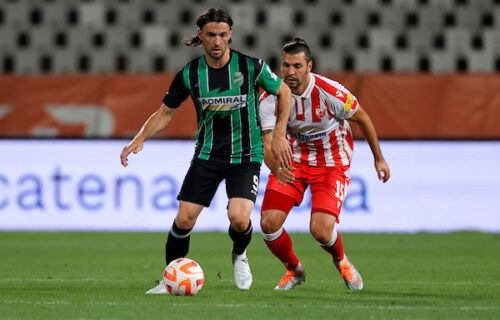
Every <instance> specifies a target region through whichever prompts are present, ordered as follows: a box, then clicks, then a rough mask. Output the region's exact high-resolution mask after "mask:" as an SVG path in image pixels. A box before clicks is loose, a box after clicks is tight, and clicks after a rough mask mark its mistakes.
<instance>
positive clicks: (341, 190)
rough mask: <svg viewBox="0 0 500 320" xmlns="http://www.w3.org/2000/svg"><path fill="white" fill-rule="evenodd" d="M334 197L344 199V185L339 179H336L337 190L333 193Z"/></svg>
mask: <svg viewBox="0 0 500 320" xmlns="http://www.w3.org/2000/svg"><path fill="white" fill-rule="evenodd" d="M335 197H336V198H337V199H340V200H344V185H343V184H342V183H341V182H340V181H339V180H337V192H336V193H335Z"/></svg>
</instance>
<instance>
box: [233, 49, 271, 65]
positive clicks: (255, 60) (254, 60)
mask: <svg viewBox="0 0 500 320" xmlns="http://www.w3.org/2000/svg"><path fill="white" fill-rule="evenodd" d="M231 51H232V52H234V53H236V54H237V55H238V56H239V57H241V58H243V59H246V60H248V61H250V62H251V63H252V64H253V65H254V67H257V68H261V67H262V65H264V60H262V59H260V58H257V57H253V56H250V55H248V54H245V53H242V52H240V51H237V50H234V49H231Z"/></svg>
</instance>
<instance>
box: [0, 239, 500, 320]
mask: <svg viewBox="0 0 500 320" xmlns="http://www.w3.org/2000/svg"><path fill="white" fill-rule="evenodd" d="M291 236H292V239H293V240H294V247H295V250H296V253H297V255H298V257H299V259H300V260H301V261H302V263H303V265H304V266H305V268H306V272H307V281H306V283H305V284H303V285H302V286H300V287H297V288H295V289H294V290H292V291H288V292H277V291H274V290H273V287H274V286H275V285H276V283H277V282H278V281H279V279H280V278H281V277H282V275H283V274H284V268H283V267H282V265H281V264H280V263H279V261H278V260H277V259H275V258H274V256H272V255H271V253H270V252H269V251H268V249H267V248H266V246H265V245H264V242H263V240H262V237H261V236H260V234H259V233H254V238H253V241H252V243H251V245H250V247H249V249H248V257H249V261H250V266H251V268H252V272H253V276H254V282H253V285H252V288H251V289H250V291H239V290H237V289H236V287H235V286H234V284H233V281H232V277H233V273H232V265H231V257H230V248H231V241H230V240H229V237H228V236H227V235H226V234H224V233H194V234H193V235H192V237H191V250H190V253H189V255H188V257H190V258H192V259H194V260H196V261H197V262H199V263H200V264H201V266H202V267H203V269H204V271H205V285H204V287H203V289H202V290H201V291H200V293H199V294H198V295H196V296H194V297H172V296H169V295H159V296H149V295H148V296H147V295H145V294H144V292H145V291H146V290H147V289H149V288H150V287H152V286H153V285H154V283H153V280H155V279H159V278H160V277H161V275H162V271H163V267H164V266H163V256H164V252H163V250H164V240H165V237H166V235H165V234H147V233H93V232H89V233H76V232H75V233H62V232H61V233H57V232H56V233H31V232H30V233H28V232H19V233H15V232H2V233H0V261H1V262H0V319H260V320H264V319H334V318H335V319H440V320H442V319H454V320H456V319H500V234H481V233H450V234H413V235H411V234H410V235H409V234H344V235H343V239H344V247H345V249H346V252H347V254H348V255H349V257H350V258H351V260H352V262H353V263H354V264H355V265H356V267H357V268H358V270H359V271H360V272H361V274H362V276H363V278H364V283H365V289H364V290H362V291H359V292H349V291H348V290H347V289H346V287H345V285H344V283H343V282H342V281H341V279H340V276H339V274H338V272H337V270H336V269H335V268H334V267H333V265H332V264H331V262H330V261H331V260H330V259H329V256H328V255H327V254H326V253H325V252H324V251H323V250H321V249H320V248H319V246H318V245H317V244H316V242H315V241H314V240H313V239H312V237H311V236H310V235H309V234H292V235H291Z"/></svg>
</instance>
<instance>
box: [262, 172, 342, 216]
mask: <svg viewBox="0 0 500 320" xmlns="http://www.w3.org/2000/svg"><path fill="white" fill-rule="evenodd" d="M293 166H294V167H295V168H296V169H295V171H294V174H295V181H294V183H293V184H288V183H287V184H285V185H284V186H282V185H281V184H279V182H278V179H277V178H276V176H275V175H274V174H272V173H271V174H270V175H269V182H268V183H267V187H266V194H265V196H264V201H263V203H262V210H269V209H277V210H281V211H284V212H286V213H288V212H289V211H290V210H291V209H292V207H293V206H294V205H296V206H298V205H300V203H301V202H302V199H303V198H304V192H305V191H306V189H307V186H311V195H312V199H311V200H312V208H311V213H312V212H324V213H327V214H331V215H333V216H335V217H337V218H338V217H339V214H340V209H341V208H342V204H343V202H344V199H345V196H346V194H347V188H348V186H349V180H350V178H349V177H348V176H347V175H346V174H345V172H344V171H341V170H339V169H338V168H331V167H311V166H304V165H300V164H298V163H294V164H293ZM343 169H345V168H343ZM270 190H273V191H274V192H272V191H270ZM290 198H291V199H290Z"/></svg>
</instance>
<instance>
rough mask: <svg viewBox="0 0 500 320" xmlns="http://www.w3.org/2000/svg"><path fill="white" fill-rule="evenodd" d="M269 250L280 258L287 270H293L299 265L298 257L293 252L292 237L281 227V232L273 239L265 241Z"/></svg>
mask: <svg viewBox="0 0 500 320" xmlns="http://www.w3.org/2000/svg"><path fill="white" fill-rule="evenodd" d="M264 241H265V240H264ZM265 242H266V245H267V247H268V248H269V250H271V252H272V253H273V254H274V255H275V256H276V257H277V258H278V259H280V260H281V262H282V263H283V264H284V265H285V268H286V269H287V270H295V268H297V266H298V265H299V259H297V256H296V255H295V253H294V252H293V248H292V239H290V236H289V235H288V233H287V232H286V231H285V230H284V229H283V233H282V234H281V236H279V238H278V239H276V240H274V241H265Z"/></svg>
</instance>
